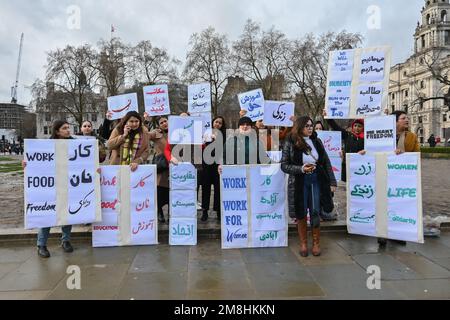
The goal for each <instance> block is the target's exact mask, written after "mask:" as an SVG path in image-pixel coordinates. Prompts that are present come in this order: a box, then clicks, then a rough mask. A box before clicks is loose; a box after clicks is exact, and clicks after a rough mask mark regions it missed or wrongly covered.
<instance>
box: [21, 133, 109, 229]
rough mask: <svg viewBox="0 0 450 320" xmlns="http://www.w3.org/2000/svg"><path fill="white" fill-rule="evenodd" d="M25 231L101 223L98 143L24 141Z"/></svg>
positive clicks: (84, 141) (83, 141)
mask: <svg viewBox="0 0 450 320" xmlns="http://www.w3.org/2000/svg"><path fill="white" fill-rule="evenodd" d="M25 161H26V163H27V166H26V169H25V175H24V184H25V185H24V202H25V205H24V208H25V213H24V214H25V217H24V218H25V219H24V220H25V228H26V229H34V228H44V227H54V226H64V225H73V224H83V223H92V222H95V221H99V220H100V219H101V209H100V203H99V201H98V200H99V199H100V181H99V175H98V173H97V168H98V165H99V164H98V141H97V140H92V139H80V140H75V139H64V140H63V139H61V140H35V139H26V140H25Z"/></svg>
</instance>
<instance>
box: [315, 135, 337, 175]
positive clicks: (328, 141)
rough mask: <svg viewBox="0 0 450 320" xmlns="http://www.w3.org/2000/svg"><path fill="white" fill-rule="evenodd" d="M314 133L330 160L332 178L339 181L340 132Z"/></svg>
mask: <svg viewBox="0 0 450 320" xmlns="http://www.w3.org/2000/svg"><path fill="white" fill-rule="evenodd" d="M316 132H317V136H318V137H319V139H320V140H321V141H322V143H323V146H324V148H325V151H326V152H327V154H328V157H329V158H330V162H331V167H332V169H333V173H334V177H335V178H336V181H340V180H341V175H342V157H341V154H342V132H340V131H322V130H319V131H316Z"/></svg>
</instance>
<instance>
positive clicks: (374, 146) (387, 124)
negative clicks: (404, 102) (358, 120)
mask: <svg viewBox="0 0 450 320" xmlns="http://www.w3.org/2000/svg"><path fill="white" fill-rule="evenodd" d="M396 129H397V128H396V122H395V116H380V117H371V118H367V119H366V120H365V123H364V149H365V150H366V151H367V152H393V151H395V149H396V145H397V143H396Z"/></svg>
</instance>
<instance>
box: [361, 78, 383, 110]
mask: <svg viewBox="0 0 450 320" xmlns="http://www.w3.org/2000/svg"><path fill="white" fill-rule="evenodd" d="M382 101H383V87H382V86H381V85H372V84H371V85H362V86H359V87H358V105H357V109H356V115H357V116H364V115H371V116H374V115H381V113H382V111H383V106H382Z"/></svg>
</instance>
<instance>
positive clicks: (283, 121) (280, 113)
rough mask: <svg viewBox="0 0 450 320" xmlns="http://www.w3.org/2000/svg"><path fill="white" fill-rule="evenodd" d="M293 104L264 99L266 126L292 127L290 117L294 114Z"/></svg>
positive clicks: (264, 121)
mask: <svg viewBox="0 0 450 320" xmlns="http://www.w3.org/2000/svg"><path fill="white" fill-rule="evenodd" d="M294 109H295V104H294V103H293V102H283V101H265V103H264V120H263V123H264V124H265V125H266V126H284V127H292V126H293V125H294V123H293V122H292V121H291V120H290V118H291V117H292V116H293V115H294Z"/></svg>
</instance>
